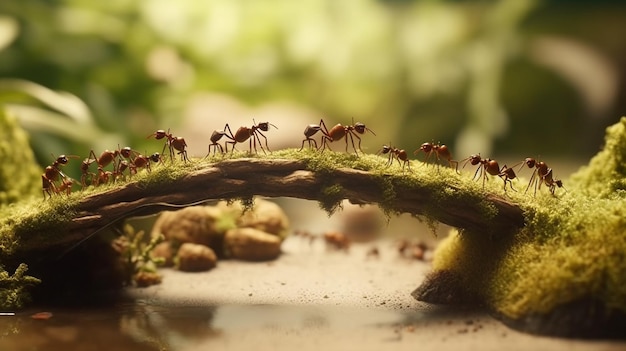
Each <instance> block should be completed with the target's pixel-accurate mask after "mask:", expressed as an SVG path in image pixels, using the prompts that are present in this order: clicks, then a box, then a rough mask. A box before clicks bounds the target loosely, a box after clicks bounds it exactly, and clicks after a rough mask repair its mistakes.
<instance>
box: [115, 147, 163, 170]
mask: <svg viewBox="0 0 626 351" xmlns="http://www.w3.org/2000/svg"><path fill="white" fill-rule="evenodd" d="M119 153H120V155H121V156H122V157H124V158H125V159H126V160H121V161H120V163H119V165H118V175H122V174H123V172H124V171H125V170H126V168H128V169H129V173H130V174H131V175H133V174H137V169H139V168H146V169H147V170H148V172H150V171H152V170H151V169H150V161H152V162H154V163H161V162H162V157H161V154H160V153H158V152H155V153H154V154H152V155H150V156H145V155H142V154H141V153H139V152H138V151H135V150H133V149H131V148H130V147H128V146H126V147H124V148H122V149H120V151H119Z"/></svg>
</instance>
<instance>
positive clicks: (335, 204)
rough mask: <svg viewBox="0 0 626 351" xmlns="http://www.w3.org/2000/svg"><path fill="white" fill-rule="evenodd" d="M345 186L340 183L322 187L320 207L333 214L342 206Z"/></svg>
mask: <svg viewBox="0 0 626 351" xmlns="http://www.w3.org/2000/svg"><path fill="white" fill-rule="evenodd" d="M343 192H344V190H343V187H342V186H341V185H339V184H333V185H329V186H326V187H324V188H322V190H321V200H320V201H319V204H320V208H321V209H322V210H324V211H326V213H328V215H329V216H330V215H332V214H333V213H335V212H336V211H337V210H338V209H339V208H341V201H342V200H343V199H344V194H343Z"/></svg>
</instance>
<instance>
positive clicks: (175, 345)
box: [0, 302, 218, 351]
mask: <svg viewBox="0 0 626 351" xmlns="http://www.w3.org/2000/svg"><path fill="white" fill-rule="evenodd" d="M50 311H51V312H52V313H53V317H52V318H50V319H48V320H34V319H32V318H31V315H32V314H33V313H35V312H38V311H25V312H21V313H18V314H17V315H16V316H14V317H3V318H1V319H0V330H1V332H0V350H15V351H21V350H24V351H25V350H29V351H35V350H46V351H48V350H49V351H55V350H59V351H60V350H105V349H106V350H139V351H141V350H146V351H153V350H175V349H179V348H180V347H183V346H185V345H186V344H189V343H192V342H194V341H196V340H197V339H204V338H207V337H212V336H214V335H217V334H218V333H217V332H215V331H214V329H213V328H212V327H211V323H212V319H213V315H214V313H215V308H214V307H210V306H209V307H199V308H198V307H187V306H182V307H181V306H177V307H168V306H158V305H151V304H148V303H145V302H136V303H124V304H117V305H114V306H110V307H106V308H85V309H80V308H71V309H52V310H50Z"/></svg>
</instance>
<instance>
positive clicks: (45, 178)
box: [41, 155, 78, 199]
mask: <svg viewBox="0 0 626 351" xmlns="http://www.w3.org/2000/svg"><path fill="white" fill-rule="evenodd" d="M70 158H78V156H74V155H70V156H65V155H60V156H59V157H57V158H56V160H54V162H53V163H52V165H50V166H47V167H46V168H45V169H44V172H43V173H42V174H41V183H42V184H41V185H42V192H43V197H44V199H45V198H46V194H48V196H49V197H52V192H54V193H56V194H58V193H59V191H62V190H67V191H68V193H69V191H71V185H72V184H73V181H67V182H66V179H67V178H68V177H67V176H66V175H65V174H64V173H63V171H61V166H65V165H66V164H67V163H68V162H69V159H70ZM59 177H61V178H63V182H62V183H61V185H60V186H59V188H57V186H56V185H55V184H54V182H55V181H57V180H59ZM68 188H69V190H68ZM59 189H61V190H59Z"/></svg>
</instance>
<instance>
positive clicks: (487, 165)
mask: <svg viewBox="0 0 626 351" xmlns="http://www.w3.org/2000/svg"><path fill="white" fill-rule="evenodd" d="M468 162H469V163H470V164H471V165H472V166H476V165H478V168H477V169H476V172H475V173H474V177H473V179H474V178H476V175H477V174H478V172H481V175H480V176H479V177H482V178H483V189H484V188H485V180H486V179H487V174H490V175H492V176H498V177H500V178H502V180H503V181H504V192H505V193H506V184H507V183H508V184H509V187H510V188H511V190H513V191H517V190H515V189H514V188H513V183H512V182H511V180H512V179H515V178H517V175H516V174H515V170H514V169H513V167H507V166H506V165H504V166H502V168H500V165H498V161H496V160H492V159H490V158H486V159H484V158H481V157H480V154H478V155H471V156H470V157H468V158H466V159H465V162H464V163H463V167H465V165H466V164H467V163H468Z"/></svg>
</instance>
